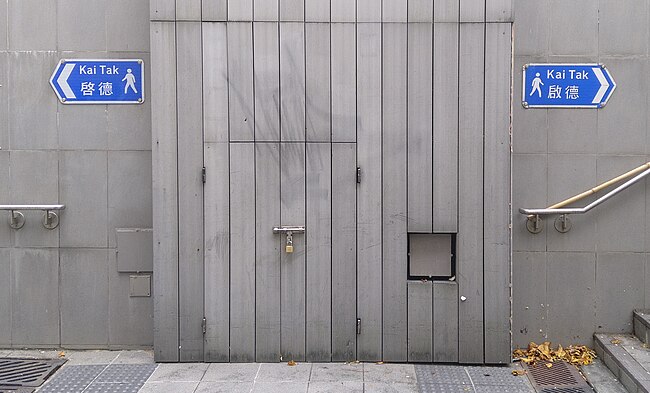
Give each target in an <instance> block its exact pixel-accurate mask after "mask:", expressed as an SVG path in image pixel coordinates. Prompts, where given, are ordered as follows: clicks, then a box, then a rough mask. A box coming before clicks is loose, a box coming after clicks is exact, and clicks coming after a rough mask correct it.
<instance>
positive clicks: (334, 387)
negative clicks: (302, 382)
mask: <svg viewBox="0 0 650 393" xmlns="http://www.w3.org/2000/svg"><path fill="white" fill-rule="evenodd" d="M307 392H308V393H363V382H310V383H309V389H308V390H307Z"/></svg>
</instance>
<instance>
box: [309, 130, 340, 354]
mask: <svg viewBox="0 0 650 393" xmlns="http://www.w3.org/2000/svg"><path fill="white" fill-rule="evenodd" d="M306 155H307V225H306V227H307V232H306V234H305V238H306V241H307V265H306V266H307V357H306V359H307V361H312V362H329V361H331V360H332V145H331V144H329V143H308V144H307V151H306ZM334 312H338V310H335V311H334Z"/></svg>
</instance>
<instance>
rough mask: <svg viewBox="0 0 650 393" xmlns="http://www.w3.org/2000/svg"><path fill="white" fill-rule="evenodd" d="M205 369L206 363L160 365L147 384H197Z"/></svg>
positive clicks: (206, 367)
mask: <svg viewBox="0 0 650 393" xmlns="http://www.w3.org/2000/svg"><path fill="white" fill-rule="evenodd" d="M207 369H208V364H206V363H186V364H180V363H167V364H160V365H158V368H157V369H156V371H154V372H153V374H152V375H151V377H150V378H149V382H165V381H167V382H199V381H201V379H202V378H203V375H204V374H205V372H206V370H207ZM195 386H196V385H195Z"/></svg>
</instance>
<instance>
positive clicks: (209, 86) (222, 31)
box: [203, 23, 228, 142]
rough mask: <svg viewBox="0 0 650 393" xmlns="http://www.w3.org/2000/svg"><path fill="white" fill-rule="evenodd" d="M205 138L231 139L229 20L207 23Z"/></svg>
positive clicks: (204, 44)
mask: <svg viewBox="0 0 650 393" xmlns="http://www.w3.org/2000/svg"><path fill="white" fill-rule="evenodd" d="M203 138H204V139H205V142H228V39H227V34H226V24H225V23H203Z"/></svg>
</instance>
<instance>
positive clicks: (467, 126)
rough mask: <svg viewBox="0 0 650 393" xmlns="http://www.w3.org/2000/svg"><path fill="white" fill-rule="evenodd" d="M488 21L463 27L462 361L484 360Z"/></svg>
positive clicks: (459, 259) (459, 248)
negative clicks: (486, 41) (484, 190)
mask: <svg viewBox="0 0 650 393" xmlns="http://www.w3.org/2000/svg"><path fill="white" fill-rule="evenodd" d="M484 29H485V26H484V24H479V23H473V24H462V25H461V28H460V67H459V68H460V71H459V72H460V86H459V107H460V113H459V130H458V134H459V136H458V140H459V148H458V150H459V168H458V177H459V180H458V182H459V185H458V194H459V195H462V198H459V200H458V238H457V248H456V250H457V251H456V252H457V258H456V261H457V272H458V274H457V277H458V294H459V296H465V297H466V298H467V300H466V301H464V302H460V303H459V310H458V314H459V318H458V329H459V332H458V335H459V343H458V346H459V361H460V362H461V363H482V362H483V105H484V102H483V98H484V96H483V88H484V82H485V80H484V68H483V66H484Z"/></svg>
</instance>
